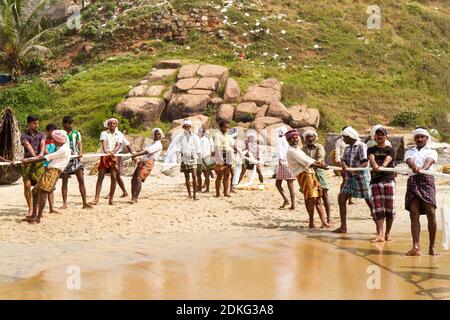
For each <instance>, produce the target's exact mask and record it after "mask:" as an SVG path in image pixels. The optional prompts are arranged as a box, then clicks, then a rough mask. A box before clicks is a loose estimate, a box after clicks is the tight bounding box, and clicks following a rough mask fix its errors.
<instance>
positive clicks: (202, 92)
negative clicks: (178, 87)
mask: <svg viewBox="0 0 450 320" xmlns="http://www.w3.org/2000/svg"><path fill="white" fill-rule="evenodd" d="M187 93H189V94H197V95H208V96H209V97H210V98H212V97H214V96H215V94H216V93H215V92H214V91H211V90H202V89H190V90H188V92H187Z"/></svg>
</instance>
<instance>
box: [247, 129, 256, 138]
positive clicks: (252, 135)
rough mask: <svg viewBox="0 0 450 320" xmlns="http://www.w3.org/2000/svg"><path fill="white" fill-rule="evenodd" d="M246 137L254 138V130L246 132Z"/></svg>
mask: <svg viewBox="0 0 450 320" xmlns="http://www.w3.org/2000/svg"><path fill="white" fill-rule="evenodd" d="M247 137H254V138H256V131H255V130H248V131H247Z"/></svg>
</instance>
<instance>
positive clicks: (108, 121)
mask: <svg viewBox="0 0 450 320" xmlns="http://www.w3.org/2000/svg"><path fill="white" fill-rule="evenodd" d="M111 121H114V122H115V123H116V124H117V125H119V120H117V119H116V118H110V119H108V120H105V121H104V122H103V127H104V128H108V123H110V122H111Z"/></svg>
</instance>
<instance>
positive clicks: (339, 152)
mask: <svg viewBox="0 0 450 320" xmlns="http://www.w3.org/2000/svg"><path fill="white" fill-rule="evenodd" d="M345 147H347V144H346V143H345V142H344V138H343V137H341V138H339V139H337V140H336V142H335V145H334V150H335V153H336V157H335V160H336V162H341V158H342V157H343V156H344V151H345Z"/></svg>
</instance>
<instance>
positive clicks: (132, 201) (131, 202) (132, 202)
mask: <svg viewBox="0 0 450 320" xmlns="http://www.w3.org/2000/svg"><path fill="white" fill-rule="evenodd" d="M128 203H129V204H136V203H137V200H134V199H131V200H130V201H128Z"/></svg>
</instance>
